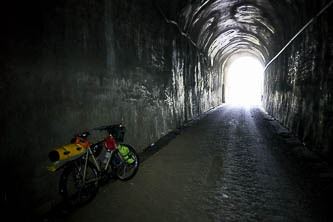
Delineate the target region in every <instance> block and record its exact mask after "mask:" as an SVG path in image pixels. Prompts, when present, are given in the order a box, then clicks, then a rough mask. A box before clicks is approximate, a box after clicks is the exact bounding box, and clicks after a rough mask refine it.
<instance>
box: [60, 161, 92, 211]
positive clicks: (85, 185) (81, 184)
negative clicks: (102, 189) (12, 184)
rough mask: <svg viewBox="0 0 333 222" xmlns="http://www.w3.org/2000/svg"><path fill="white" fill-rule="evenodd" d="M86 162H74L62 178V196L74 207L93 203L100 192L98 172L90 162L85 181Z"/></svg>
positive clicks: (65, 170)
mask: <svg viewBox="0 0 333 222" xmlns="http://www.w3.org/2000/svg"><path fill="white" fill-rule="evenodd" d="M84 165H85V161H84V160H78V161H74V162H73V163H72V164H70V165H69V166H68V167H66V168H65V169H64V171H63V173H62V175H61V177H60V184H59V188H60V194H62V196H63V198H64V200H65V202H66V203H67V204H68V205H70V206H72V207H79V206H82V205H84V204H86V203H88V202H89V201H91V200H92V199H93V198H94V197H95V196H96V194H97V191H98V171H97V169H96V167H95V165H94V164H92V163H91V162H90V161H88V164H87V169H86V178H85V181H91V182H85V181H83V174H84Z"/></svg>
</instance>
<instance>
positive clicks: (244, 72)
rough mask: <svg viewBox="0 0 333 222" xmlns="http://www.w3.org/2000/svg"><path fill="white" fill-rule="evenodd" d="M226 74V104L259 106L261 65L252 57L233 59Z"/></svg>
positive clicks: (261, 79)
mask: <svg viewBox="0 0 333 222" xmlns="http://www.w3.org/2000/svg"><path fill="white" fill-rule="evenodd" d="M226 70H227V73H226V102H227V103H228V104H235V105H242V106H261V104H262V103H261V100H262V93H263V70H264V66H263V64H262V63H261V62H260V61H259V60H258V59H257V58H256V57H254V56H249V55H246V56H241V57H238V58H235V59H234V60H233V61H232V62H231V63H230V64H229V65H228V69H226Z"/></svg>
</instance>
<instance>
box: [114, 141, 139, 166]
mask: <svg viewBox="0 0 333 222" xmlns="http://www.w3.org/2000/svg"><path fill="white" fill-rule="evenodd" d="M117 149H118V151H119V153H120V155H121V156H122V157H123V158H124V160H125V161H127V163H129V164H131V163H133V162H134V161H135V156H134V155H132V154H131V153H130V150H129V148H128V147H127V146H125V145H118V146H117Z"/></svg>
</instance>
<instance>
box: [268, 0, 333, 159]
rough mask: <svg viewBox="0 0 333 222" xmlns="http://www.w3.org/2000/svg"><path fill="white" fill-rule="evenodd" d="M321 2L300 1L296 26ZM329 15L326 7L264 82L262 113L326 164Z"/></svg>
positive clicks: (331, 108) (331, 131)
mask: <svg viewBox="0 0 333 222" xmlns="http://www.w3.org/2000/svg"><path fill="white" fill-rule="evenodd" d="M324 3H325V1H308V2H304V3H303V4H304V5H303V6H304V7H303V8H302V9H303V11H302V12H299V14H298V15H299V20H298V21H297V22H296V23H298V24H305V23H306V22H307V21H308V20H309V19H310V18H312V17H313V16H314V14H315V13H316V12H318V11H319V10H320V9H321V8H323V5H324ZM331 12H332V7H331V8H330V9H329V10H328V11H327V12H325V13H324V14H323V15H322V16H321V17H320V18H318V19H317V20H316V22H315V23H313V24H312V25H311V26H310V27H309V28H308V29H307V30H306V31H305V32H304V33H303V34H302V35H300V36H299V38H297V39H296V41H295V42H294V43H293V44H292V45H291V46H290V47H289V48H288V49H287V50H286V51H285V53H283V54H282V55H281V56H280V58H278V60H277V61H276V62H275V63H274V64H273V65H272V66H271V67H270V68H269V70H268V72H266V79H265V95H266V96H265V108H266V110H267V111H268V112H269V113H270V114H272V115H273V116H275V117H277V118H278V119H279V120H280V121H281V122H282V123H283V124H284V125H285V126H287V127H288V128H290V129H291V130H292V131H293V132H294V133H295V134H296V135H297V136H299V137H300V138H301V139H302V140H303V141H304V142H305V143H306V144H307V145H308V146H309V147H310V148H312V149H314V150H316V151H317V152H318V153H319V154H321V155H322V156H323V157H325V158H326V159H327V160H329V161H332V160H333V151H332V144H333V127H332V126H333V119H332V114H333V101H332V95H333V64H332V61H333V34H332V33H333V29H332V25H330V24H329V21H331V20H332V18H333V16H332V13H331ZM297 28H300V27H299V26H295V27H294V29H295V30H294V33H296V32H297V31H298V30H297Z"/></svg>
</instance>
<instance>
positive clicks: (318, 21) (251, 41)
mask: <svg viewBox="0 0 333 222" xmlns="http://www.w3.org/2000/svg"><path fill="white" fill-rule="evenodd" d="M328 3H330V1H327V0H319V1H310V0H280V1H274V0H270V1H263V0H228V1H226V0H183V1H177V0H169V1H166V0H165V1H164V0H163V1H151V0H139V1H130V0H114V1H107V0H100V1H90V0H83V1H75V0H68V1H55V0H51V1H38V0H36V1H11V2H10V3H9V2H7V3H6V4H5V5H4V6H3V7H2V8H1V23H2V27H3V28H2V33H3V34H2V35H1V43H2V45H1V54H0V58H1V76H0V91H1V95H0V96H1V101H5V102H3V107H2V109H1V111H0V112H1V122H3V123H4V128H3V130H1V132H2V133H1V144H2V147H3V148H4V149H3V150H2V153H3V154H2V155H1V163H2V166H3V167H5V168H6V169H8V171H7V172H6V177H7V178H8V180H6V182H5V183H4V184H2V185H3V186H4V189H3V190H4V196H5V198H4V199H5V202H6V204H7V205H8V206H9V208H14V206H15V205H16V204H17V203H20V205H21V207H22V209H26V210H27V211H28V209H29V211H30V209H31V208H33V209H34V210H36V211H42V209H45V208H47V206H50V205H53V204H54V203H55V202H57V197H56V196H57V190H56V186H53V185H54V184H56V183H57V179H58V178H57V176H54V175H50V174H49V173H48V172H47V171H46V170H45V169H46V165H47V164H48V160H47V154H48V152H49V151H50V150H51V149H52V148H55V147H58V146H59V145H62V144H66V143H68V142H69V140H70V139H71V137H72V135H74V134H75V133H78V132H80V131H82V130H84V129H91V128H93V127H96V126H99V125H105V124H109V123H118V122H122V123H123V124H124V125H126V126H127V129H128V131H127V135H126V138H125V139H126V140H127V141H128V142H129V143H131V144H133V145H134V146H135V147H137V149H138V151H142V150H143V149H145V148H146V147H148V146H149V145H150V144H152V143H154V142H155V141H156V140H158V139H159V138H161V137H162V136H164V135H166V134H167V133H168V132H170V131H171V130H174V129H176V128H179V127H181V126H182V125H183V124H185V123H186V122H188V121H190V120H191V119H193V118H195V117H197V116H199V115H200V114H203V113H204V112H206V111H208V110H210V109H212V108H214V107H217V106H219V105H221V104H223V103H224V102H226V100H227V99H228V98H227V91H228V90H227V89H228V84H229V83H228V80H227V79H228V75H227V72H226V70H227V69H228V67H229V65H230V64H231V63H232V61H234V60H235V58H236V57H237V56H239V55H252V56H254V57H255V58H257V59H258V61H260V63H262V64H267V63H268V62H269V61H270V60H271V59H272V58H273V57H274V56H275V55H276V54H277V53H278V52H279V50H280V49H282V47H283V46H284V45H285V44H286V43H287V42H288V41H289V40H290V39H291V38H292V37H293V35H294V34H295V33H297V32H298V31H299V30H300V29H301V28H302V27H303V26H304V25H305V24H306V23H307V22H308V21H309V20H310V19H311V18H315V15H316V13H317V12H319V11H320V10H321V9H322V8H323V7H324V6H325V5H327V4H328ZM18 5H19V7H18ZM331 12H332V7H329V8H327V10H326V12H325V13H323V14H322V15H321V16H320V17H316V18H315V21H314V22H313V24H311V25H310V26H309V27H308V28H307V29H306V30H304V32H302V34H301V35H300V36H299V37H298V38H297V39H295V41H293V42H292V44H291V45H290V46H289V47H288V48H286V50H285V51H284V52H283V53H282V54H281V55H280V56H279V57H278V58H277V59H276V60H275V61H274V62H273V63H272V64H271V65H270V66H269V67H268V68H267V69H266V71H265V73H264V74H263V80H262V81H263V85H262V87H263V88H262V91H261V93H262V98H260V99H261V100H262V105H263V107H264V108H265V109H266V111H267V112H268V113H269V114H270V115H272V116H274V117H275V118H276V119H278V120H279V121H280V122H281V123H282V124H283V125H284V126H286V127H287V128H288V129H290V130H291V131H292V132H293V133H294V134H295V135H297V136H298V137H299V138H300V139H301V140H302V141H303V142H304V143H305V144H307V145H308V146H309V147H310V148H311V149H313V150H314V151H315V152H317V153H318V154H319V155H321V156H322V157H323V158H325V159H326V160H327V161H329V162H331V161H332V158H333V156H332V144H333V143H332V142H333V141H332V138H333V135H332V132H333V128H332V126H333V124H332V121H333V120H332V116H333V115H332V113H333V105H332V91H333V86H332V84H333V83H332V82H333V81H332V80H333V78H332V76H333V75H332V70H333V66H332V56H333V53H332V52H333V50H332V49H333V44H332V43H333V39H332V33H333V32H332V26H331V25H330V24H329V21H331V20H332V13H331ZM229 68H230V67H229ZM58 176H59V175H58ZM26 178H29V179H28V180H27V179H26ZM8 181H9V182H8ZM22 184H24V185H22ZM49 187H54V188H52V189H48V188H49ZM23 194H25V195H23Z"/></svg>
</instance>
